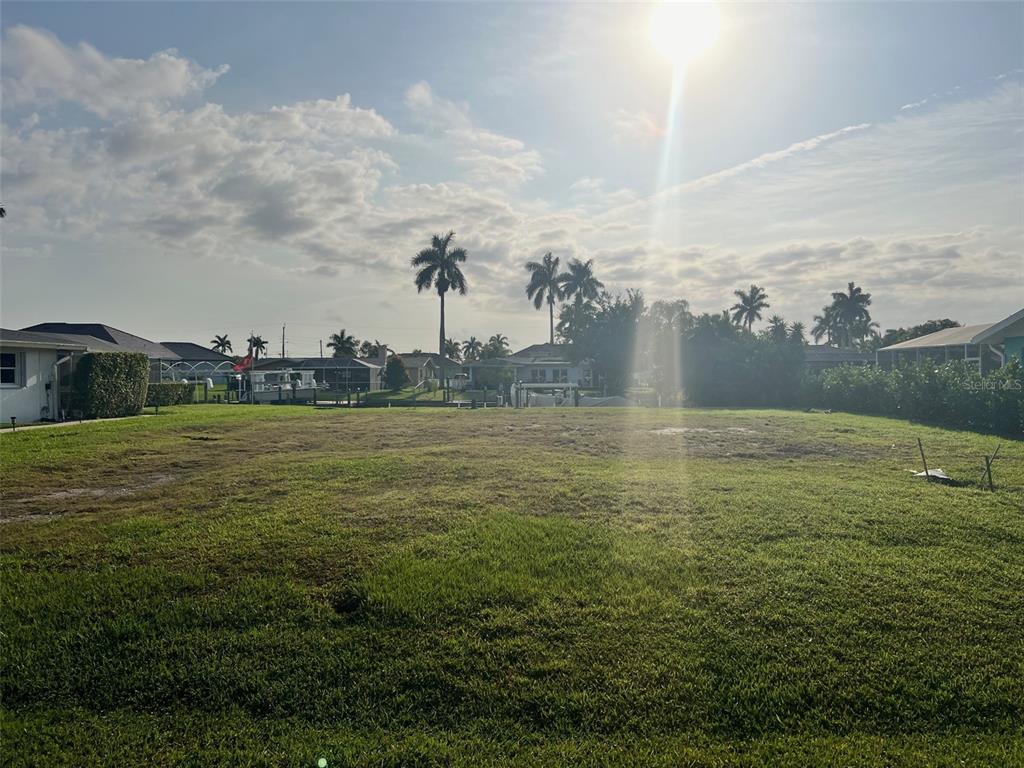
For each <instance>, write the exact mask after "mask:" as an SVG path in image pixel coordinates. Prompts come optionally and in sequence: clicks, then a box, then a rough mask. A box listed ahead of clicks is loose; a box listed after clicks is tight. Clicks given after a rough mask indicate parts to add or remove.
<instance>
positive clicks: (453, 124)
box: [405, 82, 544, 187]
mask: <svg viewBox="0 0 1024 768" xmlns="http://www.w3.org/2000/svg"><path fill="white" fill-rule="evenodd" d="M405 105H406V107H407V108H408V109H409V111H410V112H411V113H412V115H413V117H414V119H415V120H416V121H417V123H418V124H419V125H421V126H422V127H423V128H424V129H426V130H427V131H428V132H429V133H430V135H431V136H432V137H433V138H434V139H435V140H436V141H437V142H439V143H441V144H442V145H444V147H445V149H446V151H447V152H449V153H451V154H452V155H453V159H454V160H455V162H456V163H458V164H459V165H460V166H461V167H462V168H463V169H464V170H465V173H466V178H467V180H469V181H473V182H476V183H479V184H482V185H497V186H511V187H516V186H520V185H522V184H524V183H525V182H527V181H529V180H530V179H533V178H536V177H537V176H540V175H541V174H542V173H544V162H543V159H542V158H541V155H540V153H539V152H537V151H536V150H533V149H527V147H526V146H525V145H524V144H523V142H521V141H519V140H518V139H514V138H512V137H509V136H504V135H502V134H500V133H495V132H493V131H489V130H486V129H484V128H481V127H479V126H477V125H475V124H474V122H473V120H472V119H471V117H470V113H469V107H467V106H466V105H460V104H456V103H455V102H453V101H450V100H448V99H444V98H441V97H439V96H437V95H436V94H435V93H434V91H433V89H432V88H431V87H430V84H429V83H427V82H419V83H415V84H414V85H412V86H410V87H409V89H408V90H407V91H406V93H405Z"/></svg>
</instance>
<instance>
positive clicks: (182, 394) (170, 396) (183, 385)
mask: <svg viewBox="0 0 1024 768" xmlns="http://www.w3.org/2000/svg"><path fill="white" fill-rule="evenodd" d="M194 395H195V384H191V383H189V382H185V381H162V382H160V383H159V384H150V385H149V391H148V392H147V393H146V406H147V407H150V408H151V407H153V406H157V407H159V406H161V405H191V403H192V399H193V397H194Z"/></svg>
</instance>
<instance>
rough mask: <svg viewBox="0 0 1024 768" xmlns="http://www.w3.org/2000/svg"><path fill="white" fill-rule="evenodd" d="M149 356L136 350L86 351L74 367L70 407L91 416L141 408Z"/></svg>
mask: <svg viewBox="0 0 1024 768" xmlns="http://www.w3.org/2000/svg"><path fill="white" fill-rule="evenodd" d="M148 384H149V360H148V359H147V358H146V356H145V355H143V354H140V353H137V352H89V353H87V354H84V355H82V357H81V359H80V360H79V361H78V364H77V365H76V367H75V378H74V388H73V397H72V403H73V406H72V407H73V409H74V410H76V411H81V412H82V415H83V416H85V417H86V418H90V419H109V418H114V417H117V416H134V415H135V414H137V413H141V412H142V406H143V405H144V404H145V402H146V389H147V386H148Z"/></svg>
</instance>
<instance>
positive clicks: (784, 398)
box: [680, 315, 804, 406]
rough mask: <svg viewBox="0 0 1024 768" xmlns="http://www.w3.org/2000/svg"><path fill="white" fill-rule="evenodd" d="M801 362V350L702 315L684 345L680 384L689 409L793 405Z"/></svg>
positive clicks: (799, 380) (724, 320)
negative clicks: (698, 406)
mask: <svg viewBox="0 0 1024 768" xmlns="http://www.w3.org/2000/svg"><path fill="white" fill-rule="evenodd" d="M803 360H804V351H803V345H801V344H793V343H790V342H788V341H773V340H770V339H767V338H759V337H756V336H754V335H752V334H750V333H748V332H746V331H743V330H741V329H739V328H737V327H736V326H735V325H733V324H732V323H730V322H728V320H727V319H726V318H724V317H721V316H717V315H706V316H702V317H700V318H698V319H697V323H696V325H695V326H694V328H693V329H692V330H691V331H690V332H689V333H688V334H687V335H686V336H685V337H684V339H683V342H682V354H681V365H682V368H681V371H680V381H681V382H682V384H683V390H684V393H685V395H686V399H687V401H688V402H690V403H693V404H694V405H718V406H785V405H796V404H797V403H798V402H799V397H800V391H801V379H802V372H803Z"/></svg>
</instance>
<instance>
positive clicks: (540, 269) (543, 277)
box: [526, 252, 564, 344]
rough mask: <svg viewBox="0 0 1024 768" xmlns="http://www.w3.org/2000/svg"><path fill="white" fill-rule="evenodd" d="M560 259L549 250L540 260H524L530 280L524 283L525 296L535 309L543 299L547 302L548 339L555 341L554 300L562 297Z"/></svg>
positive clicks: (551, 341)
mask: <svg viewBox="0 0 1024 768" xmlns="http://www.w3.org/2000/svg"><path fill="white" fill-rule="evenodd" d="M559 261H560V259H559V258H558V257H557V256H552V255H551V253H550V252H548V253H546V254H544V258H543V259H542V260H541V261H528V262H526V271H527V272H529V273H530V282H529V283H527V285H526V297H527V298H528V299H533V306H534V308H535V309H540V308H541V305H542V304H544V302H545V301H547V303H548V328H549V331H550V335H549V341H550V343H552V344H554V343H555V302H557V301H560V300H561V299H562V297H563V295H564V294H563V293H562V284H561V282H560V281H559V278H560V277H561V275H559V274H558V263H559Z"/></svg>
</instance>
